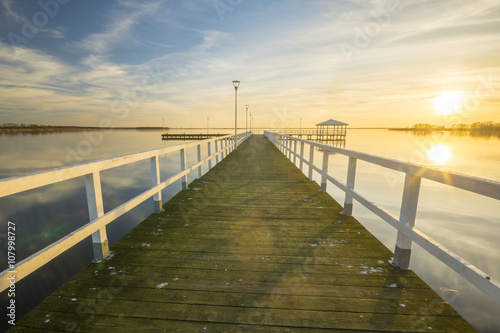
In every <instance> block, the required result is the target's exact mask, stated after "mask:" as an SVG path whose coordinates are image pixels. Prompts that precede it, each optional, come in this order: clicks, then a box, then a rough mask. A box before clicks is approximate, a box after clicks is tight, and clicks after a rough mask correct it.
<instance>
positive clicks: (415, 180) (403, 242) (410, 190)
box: [391, 173, 422, 269]
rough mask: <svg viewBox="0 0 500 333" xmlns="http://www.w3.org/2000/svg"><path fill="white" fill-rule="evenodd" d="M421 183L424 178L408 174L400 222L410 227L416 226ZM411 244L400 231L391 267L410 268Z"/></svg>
mask: <svg viewBox="0 0 500 333" xmlns="http://www.w3.org/2000/svg"><path fill="white" fill-rule="evenodd" d="M421 181H422V178H420V177H417V176H414V175H411V174H408V173H407V174H406V178H405V184H404V190H403V202H402V204H401V213H400V215H399V221H400V222H402V223H405V224H406V225H408V226H409V227H413V226H414V225H415V217H416V215H417V204H418V195H419V192H420V183H421ZM411 243H412V241H411V239H410V238H408V237H406V236H405V235H404V234H403V233H402V232H401V231H398V235H397V239H396V248H395V249H394V258H393V260H392V262H391V265H393V266H396V267H399V268H401V269H408V268H409V267H410V255H411Z"/></svg>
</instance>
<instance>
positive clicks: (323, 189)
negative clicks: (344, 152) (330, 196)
mask: <svg viewBox="0 0 500 333" xmlns="http://www.w3.org/2000/svg"><path fill="white" fill-rule="evenodd" d="M328 156H330V153H329V152H328V151H326V150H323V168H322V169H321V189H320V191H321V192H326V174H327V173H328Z"/></svg>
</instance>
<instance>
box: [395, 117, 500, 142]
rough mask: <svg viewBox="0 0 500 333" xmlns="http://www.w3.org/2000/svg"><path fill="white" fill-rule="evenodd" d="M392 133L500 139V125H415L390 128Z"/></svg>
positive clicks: (488, 122) (486, 123)
mask: <svg viewBox="0 0 500 333" xmlns="http://www.w3.org/2000/svg"><path fill="white" fill-rule="evenodd" d="M389 130H391V131H411V132H413V133H414V134H417V135H427V134H429V133H431V132H435V131H448V132H452V134H456V135H459V136H464V135H467V134H469V135H470V136H473V137H498V138H500V123H494V122H492V121H486V122H476V123H473V124H454V125H452V126H450V127H446V126H437V125H431V124H427V123H425V124H415V125H413V126H411V127H405V128H389Z"/></svg>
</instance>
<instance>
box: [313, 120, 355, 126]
mask: <svg viewBox="0 0 500 333" xmlns="http://www.w3.org/2000/svg"><path fill="white" fill-rule="evenodd" d="M322 125H349V124H346V123H342V122H340V121H336V120H333V119H330V120H327V121H324V122H322V123H319V124H316V126H322Z"/></svg>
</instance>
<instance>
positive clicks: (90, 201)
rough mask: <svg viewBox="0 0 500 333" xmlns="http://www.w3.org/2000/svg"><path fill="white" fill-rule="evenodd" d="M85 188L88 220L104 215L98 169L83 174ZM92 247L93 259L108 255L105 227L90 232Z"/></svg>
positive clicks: (100, 258)
mask: <svg viewBox="0 0 500 333" xmlns="http://www.w3.org/2000/svg"><path fill="white" fill-rule="evenodd" d="M85 190H86V192H87V206H88V210H89V218H90V221H93V220H95V219H97V218H99V217H101V216H103V215H104V205H103V202H102V189H101V177H100V175H99V171H97V172H94V173H91V174H88V175H86V176H85ZM92 248H93V250H94V260H102V259H104V258H106V257H108V256H109V245H108V237H107V235H106V227H102V228H101V229H99V230H98V231H96V232H94V233H93V234H92Z"/></svg>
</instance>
